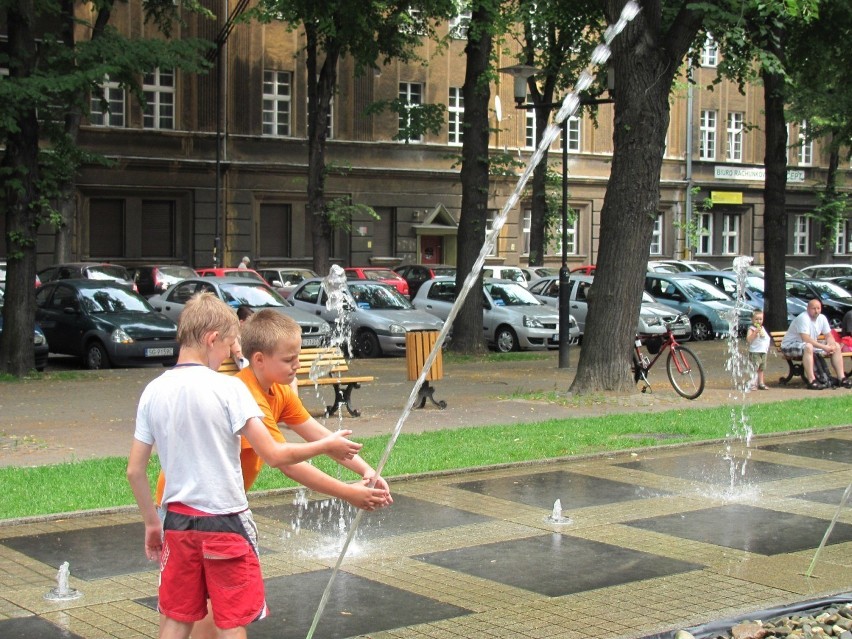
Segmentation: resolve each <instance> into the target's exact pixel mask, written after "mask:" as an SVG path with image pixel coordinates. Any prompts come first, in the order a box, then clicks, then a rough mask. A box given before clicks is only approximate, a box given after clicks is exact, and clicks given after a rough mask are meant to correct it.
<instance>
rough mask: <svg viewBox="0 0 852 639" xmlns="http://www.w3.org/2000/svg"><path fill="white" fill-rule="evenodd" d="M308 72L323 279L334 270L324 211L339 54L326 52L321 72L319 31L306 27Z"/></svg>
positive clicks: (315, 229) (311, 195)
mask: <svg viewBox="0 0 852 639" xmlns="http://www.w3.org/2000/svg"><path fill="white" fill-rule="evenodd" d="M305 31H306V34H307V47H306V48H307V68H308V202H307V214H308V218H309V219H310V220H311V246H312V248H313V268H314V270H315V271H316V272H317V273H319V274H320V275H325V274H327V273H328V271H329V268H331V257H332V256H331V245H332V233H333V232H334V229H333V228H332V226H331V224H330V223H329V220H328V216H327V215H326V211H325V148H326V140H327V139H328V126H327V122H328V114H329V111H330V110H331V98H332V95H333V94H334V87H335V85H336V84H337V60H338V58H339V56H340V54H339V51H337V50H335V49H332V50H329V51H326V52H325V60H324V61H323V64H322V67H321V68H319V72H318V63H319V62H318V56H319V42H318V39H317V34H316V29H315V28H313V27H311V26H310V25H306V27H305Z"/></svg>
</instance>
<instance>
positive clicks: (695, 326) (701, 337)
mask: <svg viewBox="0 0 852 639" xmlns="http://www.w3.org/2000/svg"><path fill="white" fill-rule="evenodd" d="M690 323H691V324H692V341H693V342H703V341H705V340H710V339H713V327H712V326H710V322H709V321H708V320H707V318H704V317H693V318H692V319H691V320H690Z"/></svg>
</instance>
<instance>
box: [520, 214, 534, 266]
mask: <svg viewBox="0 0 852 639" xmlns="http://www.w3.org/2000/svg"><path fill="white" fill-rule="evenodd" d="M531 229H532V210H531V209H524V224H523V235H522V236H521V255H529V254H530V230H531Z"/></svg>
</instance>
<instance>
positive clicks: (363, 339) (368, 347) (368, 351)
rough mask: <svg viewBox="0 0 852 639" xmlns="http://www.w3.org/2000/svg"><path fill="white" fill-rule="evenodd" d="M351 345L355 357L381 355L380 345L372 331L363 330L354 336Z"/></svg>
mask: <svg viewBox="0 0 852 639" xmlns="http://www.w3.org/2000/svg"><path fill="white" fill-rule="evenodd" d="M354 342H355V343H354V344H353V345H352V348H353V350H354V351H355V356H356V357H381V355H382V347H381V344H379V338H378V336H376V334H375V333H374V332H373V331H370V330H367V329H365V330H363V331H361V332H359V333H358V334H357V335H356V336H355V340H354Z"/></svg>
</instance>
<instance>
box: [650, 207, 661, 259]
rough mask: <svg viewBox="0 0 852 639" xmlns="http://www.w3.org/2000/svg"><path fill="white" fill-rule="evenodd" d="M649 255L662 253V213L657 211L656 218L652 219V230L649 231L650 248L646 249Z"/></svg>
mask: <svg viewBox="0 0 852 639" xmlns="http://www.w3.org/2000/svg"><path fill="white" fill-rule="evenodd" d="M648 252H649V253H650V254H651V255H662V254H663V214H662V213H657V219H656V220H654V230H653V231H652V232H651V249H650V250H649V251H648Z"/></svg>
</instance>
